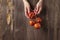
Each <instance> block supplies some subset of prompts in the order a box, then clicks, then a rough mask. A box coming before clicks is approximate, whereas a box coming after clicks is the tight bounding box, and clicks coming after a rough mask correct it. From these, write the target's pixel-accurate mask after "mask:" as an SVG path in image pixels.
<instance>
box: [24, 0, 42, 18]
mask: <svg viewBox="0 0 60 40" xmlns="http://www.w3.org/2000/svg"><path fill="white" fill-rule="evenodd" d="M42 2H43V0H39V1H38V2H37V4H36V6H35V8H34V13H35V14H36V15H37V14H39V13H40V12H41V10H42ZM23 3H24V11H25V16H26V17H27V18H29V16H28V15H27V14H28V13H30V5H29V3H28V2H27V0H23Z"/></svg>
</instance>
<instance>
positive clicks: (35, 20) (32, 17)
mask: <svg viewBox="0 0 60 40" xmlns="http://www.w3.org/2000/svg"><path fill="white" fill-rule="evenodd" d="M29 18H30V21H29V24H30V26H34V28H35V29H39V28H41V24H40V23H41V22H42V19H41V18H40V17H37V16H36V15H35V13H34V12H30V13H29Z"/></svg>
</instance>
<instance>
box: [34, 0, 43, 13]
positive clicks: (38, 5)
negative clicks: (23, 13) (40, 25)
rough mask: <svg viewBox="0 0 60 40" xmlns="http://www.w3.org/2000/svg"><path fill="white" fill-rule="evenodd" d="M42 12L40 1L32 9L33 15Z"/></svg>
mask: <svg viewBox="0 0 60 40" xmlns="http://www.w3.org/2000/svg"><path fill="white" fill-rule="evenodd" d="M41 10H42V0H39V2H38V3H37V4H36V7H35V9H34V13H35V14H39V13H40V12H41Z"/></svg>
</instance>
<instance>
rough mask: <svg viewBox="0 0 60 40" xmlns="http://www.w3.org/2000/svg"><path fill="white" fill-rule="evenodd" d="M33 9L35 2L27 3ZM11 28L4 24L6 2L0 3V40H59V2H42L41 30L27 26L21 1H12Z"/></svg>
mask: <svg viewBox="0 0 60 40" xmlns="http://www.w3.org/2000/svg"><path fill="white" fill-rule="evenodd" d="M29 2H30V3H31V5H32V6H33V7H34V6H35V4H36V2H37V1H36V0H32V1H29ZM13 4H14V7H15V10H14V12H13V14H12V15H13V20H14V21H13V27H14V29H13V30H12V31H11V29H10V27H11V26H10V25H7V23H6V6H7V5H6V0H3V1H2V7H1V9H3V10H2V12H1V13H0V15H1V16H0V39H1V40H60V0H44V2H43V4H44V5H43V6H44V7H43V10H42V12H41V14H40V15H39V16H41V17H43V18H44V20H43V23H42V28H41V29H38V30H36V29H34V28H33V27H31V26H29V24H28V20H29V19H27V18H26V17H25V15H24V6H23V2H22V0H13Z"/></svg>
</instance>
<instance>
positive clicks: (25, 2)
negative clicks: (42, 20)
mask: <svg viewBox="0 0 60 40" xmlns="http://www.w3.org/2000/svg"><path fill="white" fill-rule="evenodd" d="M23 3H24V11H25V16H26V17H27V18H29V16H28V13H30V5H29V3H28V2H27V0H23Z"/></svg>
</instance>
